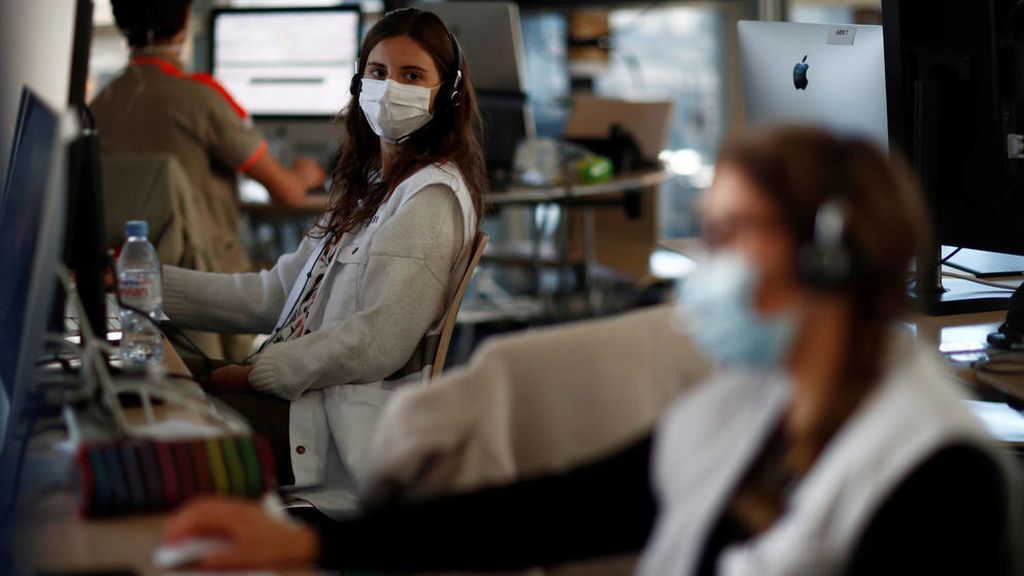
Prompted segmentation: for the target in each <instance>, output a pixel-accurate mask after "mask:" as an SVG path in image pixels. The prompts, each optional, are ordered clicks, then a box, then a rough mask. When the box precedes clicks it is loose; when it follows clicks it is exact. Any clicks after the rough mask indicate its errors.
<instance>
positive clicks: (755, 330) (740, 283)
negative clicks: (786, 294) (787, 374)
mask: <svg viewBox="0 0 1024 576" xmlns="http://www.w3.org/2000/svg"><path fill="white" fill-rule="evenodd" d="M759 280H760V278H759V273H758V270H757V267H756V266H755V265H754V264H753V263H752V262H751V261H750V260H749V259H748V258H747V257H746V256H744V255H742V254H739V253H720V254H715V255H713V256H711V257H710V258H708V260H707V261H706V262H705V263H704V264H703V265H702V266H700V267H699V268H698V269H696V270H694V271H693V272H692V273H691V274H690V276H689V277H687V278H684V279H683V280H682V281H681V282H680V286H679V307H680V312H681V313H682V314H683V315H684V318H685V325H686V326H687V331H688V333H689V335H690V337H691V338H692V339H693V341H694V343H696V344H697V345H698V346H699V347H700V348H701V349H703V351H704V352H705V353H706V354H707V355H708V357H709V358H711V359H712V360H713V361H715V362H716V363H717V364H719V365H725V366H734V367H747V368H777V367H779V365H780V364H781V363H782V362H783V361H784V360H785V359H786V356H787V355H788V354H789V351H790V348H791V347H792V345H793V340H794V336H795V335H796V325H797V312H796V311H795V310H792V309H790V310H785V311H780V312H776V313H774V314H771V315H763V314H761V313H760V312H758V311H757V310H756V307H755V305H754V296H755V289H756V288H757V285H758V282H759Z"/></svg>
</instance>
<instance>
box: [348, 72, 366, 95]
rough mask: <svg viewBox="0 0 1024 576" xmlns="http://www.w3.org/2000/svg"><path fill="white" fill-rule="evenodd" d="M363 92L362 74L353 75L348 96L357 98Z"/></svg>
mask: <svg viewBox="0 0 1024 576" xmlns="http://www.w3.org/2000/svg"><path fill="white" fill-rule="evenodd" d="M362 91H363V76H362V74H354V75H353V76H352V83H351V84H349V86H348V92H349V94H351V95H353V96H359V93H360V92H362Z"/></svg>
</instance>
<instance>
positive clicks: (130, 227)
mask: <svg viewBox="0 0 1024 576" xmlns="http://www.w3.org/2000/svg"><path fill="white" fill-rule="evenodd" d="M124 235H125V237H126V238H131V237H132V236H142V237H146V236H149V223H148V222H146V221H145V220H129V221H128V222H126V223H125V225H124Z"/></svg>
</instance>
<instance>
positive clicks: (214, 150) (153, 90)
mask: <svg viewBox="0 0 1024 576" xmlns="http://www.w3.org/2000/svg"><path fill="white" fill-rule="evenodd" d="M90 108H91V109H92V112H93V115H94V116H95V118H96V126H97V128H98V129H99V133H100V143H101V148H102V152H103V153H104V154H172V155H173V156H175V157H176V158H177V159H178V161H179V162H180V163H181V165H182V167H183V168H184V169H185V173H186V174H187V175H188V178H189V180H190V181H191V183H192V185H193V186H194V188H195V190H196V191H198V194H197V195H196V196H197V197H198V198H199V199H200V204H201V205H200V206H198V207H197V208H198V210H197V211H196V212H197V214H199V215H200V217H201V218H202V219H203V220H204V222H203V223H202V225H203V227H204V228H205V229H206V231H207V233H208V234H209V237H210V241H211V243H212V245H213V252H214V253H213V258H214V262H213V265H214V267H215V269H216V270H218V271H221V272H246V271H249V270H250V269H251V268H252V264H251V262H250V260H249V256H248V254H246V252H245V249H244V247H243V246H242V243H241V239H240V237H239V223H238V219H239V218H238V196H237V192H236V190H237V173H238V172H242V171H245V170H246V169H248V168H249V167H250V166H252V164H253V163H255V162H256V160H258V159H259V157H260V156H261V155H262V154H264V153H266V150H267V143H266V140H265V139H264V138H263V135H262V134H261V133H260V132H259V130H257V129H256V128H255V127H253V126H252V122H251V121H250V119H249V117H248V114H247V113H246V112H245V110H243V109H242V108H241V106H239V105H238V104H237V103H236V102H235V101H234V100H233V99H232V98H231V96H230V95H229V94H228V93H227V92H226V91H225V90H224V88H223V87H221V86H220V84H218V83H217V82H216V81H214V80H213V78H212V77H210V76H209V75H206V74H192V75H188V74H185V73H184V72H183V71H182V66H181V64H180V63H179V62H177V61H175V60H171V59H166V58H159V57H139V56H137V57H135V58H133V59H132V61H131V63H130V64H129V65H128V66H127V67H126V68H125V69H124V71H123V72H122V73H121V74H120V75H119V76H118V77H116V78H115V79H113V80H112V81H111V82H110V84H108V85H107V86H106V87H105V88H104V89H103V90H102V91H101V92H100V93H99V94H98V95H97V96H96V98H95V99H94V100H93V101H92V103H91V105H90Z"/></svg>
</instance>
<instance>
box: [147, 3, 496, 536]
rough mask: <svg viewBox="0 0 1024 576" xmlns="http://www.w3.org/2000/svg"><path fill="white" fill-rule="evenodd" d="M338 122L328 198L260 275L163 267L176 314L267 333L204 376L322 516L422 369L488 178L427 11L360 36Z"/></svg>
mask: <svg viewBox="0 0 1024 576" xmlns="http://www.w3.org/2000/svg"><path fill="white" fill-rule="evenodd" d="M344 121H345V128H346V132H347V137H346V138H345V139H344V142H343V144H342V147H341V151H340V153H339V154H338V162H337V164H336V165H335V167H334V170H333V173H332V174H331V190H332V191H331V197H330V206H329V208H328V210H327V212H326V213H325V214H324V215H323V216H322V217H321V219H320V221H319V224H318V225H317V226H316V227H315V228H314V229H313V230H312V231H311V232H310V233H309V234H308V235H307V236H306V237H305V238H303V241H302V243H301V244H300V246H299V248H298V249H297V250H296V251H295V252H293V253H290V254H285V255H284V256H282V257H281V258H280V259H278V261H277V264H276V265H275V266H274V267H273V268H271V269H270V270H265V271H262V272H260V273H257V274H253V273H250V274H210V273H201V272H195V271H191V270H184V269H181V268H175V267H172V266H165V267H164V268H163V297H164V310H165V311H166V312H167V315H168V316H169V317H171V318H172V319H174V321H175V322H178V323H180V324H181V325H183V326H184V327H187V328H193V329H197V330H211V331H221V332H257V333H269V334H270V337H269V338H268V339H267V340H266V342H265V343H264V344H263V346H262V347H261V348H260V350H259V351H257V352H256V353H255V354H254V355H253V357H252V358H250V359H249V360H248V361H247V362H244V363H242V364H232V365H228V366H223V367H221V368H218V369H217V370H215V371H213V372H212V373H211V374H210V375H209V379H208V382H207V389H208V391H210V392H212V393H214V394H217V395H218V396H219V398H220V399H221V400H223V401H224V402H226V403H228V404H229V405H231V406H233V407H234V408H236V409H237V410H238V411H240V412H241V413H242V414H243V415H244V416H246V417H248V419H249V421H250V422H251V423H252V424H253V427H254V428H255V431H256V432H260V433H262V434H264V435H265V436H266V437H267V438H268V440H269V441H270V443H271V445H272V446H273V447H274V451H275V459H276V460H277V464H278V467H279V468H278V478H279V479H280V480H281V484H283V485H285V486H290V487H291V488H290V489H289V493H290V495H291V496H293V497H296V498H300V499H302V500H304V501H305V502H307V503H310V504H312V505H313V506H315V508H316V511H314V512H312V513H314V514H319V513H324V514H327V515H331V514H337V513H340V512H341V511H343V510H346V509H350V508H351V507H352V501H353V495H354V491H355V489H356V485H357V484H358V481H359V480H360V478H361V477H362V474H363V472H364V471H365V468H366V466H367V459H368V457H369V443H370V439H371V437H372V435H373V432H374V429H375V426H376V424H377V421H378V419H379V417H380V412H381V410H383V408H384V405H385V404H386V402H387V400H388V398H390V396H391V394H392V393H393V391H394V390H395V389H396V388H398V387H400V386H402V385H404V384H409V383H415V382H422V381H424V379H425V378H426V377H427V376H428V375H429V374H430V368H431V365H432V363H433V358H434V354H435V352H436V350H437V346H438V342H439V334H440V326H441V320H442V318H443V316H444V313H445V311H446V310H447V308H448V306H449V305H450V303H451V298H452V295H453V294H454V292H455V289H456V288H457V286H458V283H459V280H460V279H461V278H462V275H463V274H464V272H465V270H466V268H467V266H468V262H469V256H470V255H471V253H472V247H473V243H474V240H475V238H476V234H477V231H478V229H479V225H480V217H481V213H482V210H483V196H484V194H485V193H486V189H487V180H486V170H485V167H484V160H483V151H482V148H481V145H480V142H481V140H480V138H481V135H480V130H481V122H480V113H479V110H478V108H477V103H476V96H475V93H474V90H473V86H472V82H471V79H470V77H469V71H468V66H467V64H466V62H465V60H464V59H463V57H462V54H461V51H460V48H459V46H458V43H457V42H456V40H455V37H454V36H453V35H452V34H451V33H450V32H449V31H448V29H447V28H446V27H445V25H444V23H443V22H442V21H441V20H440V19H439V18H438V17H437V16H436V15H434V14H431V13H429V12H422V11H420V10H416V9H405V10H398V11H394V12H391V13H388V14H386V15H385V16H384V17H383V18H381V20H379V21H378V22H377V23H376V24H375V25H374V26H373V28H372V29H371V30H370V31H369V32H368V33H367V35H366V37H365V38H364V40H363V43H362V47H361V49H360V53H359V73H358V74H356V75H355V76H354V77H353V79H352V84H351V100H350V102H349V104H348V107H347V110H346V113H345V120H344ZM315 517H319V516H315Z"/></svg>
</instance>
